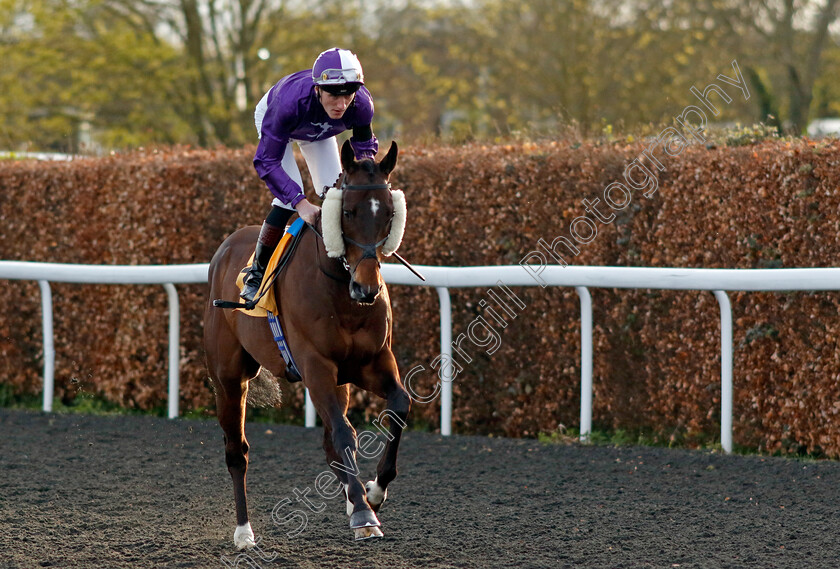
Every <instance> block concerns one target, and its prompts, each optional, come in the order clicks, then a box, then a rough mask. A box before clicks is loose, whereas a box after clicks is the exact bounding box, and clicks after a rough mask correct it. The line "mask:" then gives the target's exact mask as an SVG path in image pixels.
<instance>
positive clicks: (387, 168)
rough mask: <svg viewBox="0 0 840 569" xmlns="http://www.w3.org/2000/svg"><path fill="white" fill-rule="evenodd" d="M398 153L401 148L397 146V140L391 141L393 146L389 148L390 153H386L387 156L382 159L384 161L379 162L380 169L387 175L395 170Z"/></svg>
mask: <svg viewBox="0 0 840 569" xmlns="http://www.w3.org/2000/svg"><path fill="white" fill-rule="evenodd" d="M397 154H399V148H397V143H396V141H394V140H392V141H391V148H389V149H388V154H386V155H385V158H383V159H382V162H380V163H379V171H380V172H382V173H383V174H385V175H386V176H387V175H388V174H390V173H391V172H393V171H394V168H395V167H396V166H397Z"/></svg>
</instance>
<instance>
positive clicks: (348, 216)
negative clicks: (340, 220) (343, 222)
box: [344, 209, 353, 219]
mask: <svg viewBox="0 0 840 569" xmlns="http://www.w3.org/2000/svg"><path fill="white" fill-rule="evenodd" d="M344 217H345V218H346V219H350V218H351V217H353V212H352V211H350V210H349V209H345V210H344Z"/></svg>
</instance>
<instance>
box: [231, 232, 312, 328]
mask: <svg viewBox="0 0 840 569" xmlns="http://www.w3.org/2000/svg"><path fill="white" fill-rule="evenodd" d="M303 225H304V221H303V220H302V219H300V218H298V219H297V220H296V221H295V222H294V223H292V224H291V225H290V226H289V227H288V228H287V229H286V232H285V233H284V234H283V237H282V238H281V239H280V243H278V244H277V247H275V248H274V253H273V254H272V255H271V259H270V260H269V261H268V266H267V267H266V269H265V277H264V278H263V281H262V284H260V290H259V291H258V292H257V296H258V297H259V295H261V294H262V293H263V290H264V289H265V288H266V287H269V288H268V291H267V292H266V293H265V294H264V295H263V297H262V298H260V300H259V302H258V303H257V305H256V306H255V307H254V309H253V310H245V309H244V308H236V309H235V310H238V311H239V312H242V313H243V314H245V315H247V316H254V317H256V318H267V317H268V313H269V312H271V313H272V314H277V313H278V310H277V299H276V298H274V287H273V286H271V284H272V282H271V281H272V279H271V278H270V275H271V274H272V273H273V272H274V270H275V269H276V268H277V264H278V263H279V262H280V260H281V259H282V258H283V254H284V253H285V252H286V250H287V249H288V248H289V245H291V243H292V242H293V241H294V239H295V238H296V237H297V236H298V235H299V234H300V230H301V229H302V228H303ZM255 253H256V251H255V252H254V253H251V257H250V258H249V259H248V264H247V265H245V267H244V268H243V269H242V270H241V271H239V275H237V277H236V286H237V287H239V290H240V291H241V290H242V289H243V288H244V286H245V277H246V275H247V274H248V271H249V270H250V269H251V264H253V262H254V254H255Z"/></svg>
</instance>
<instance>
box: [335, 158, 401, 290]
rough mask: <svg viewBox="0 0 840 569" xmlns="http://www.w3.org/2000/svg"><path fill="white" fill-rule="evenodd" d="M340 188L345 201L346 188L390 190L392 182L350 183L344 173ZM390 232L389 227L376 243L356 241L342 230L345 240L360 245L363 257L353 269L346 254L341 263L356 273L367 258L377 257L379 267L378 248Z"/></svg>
mask: <svg viewBox="0 0 840 569" xmlns="http://www.w3.org/2000/svg"><path fill="white" fill-rule="evenodd" d="M338 189H339V190H342V203H344V194H343V191H344V190H349V191H366V190H389V191H390V190H391V184H390V183H388V182H386V183H384V184H348V183H347V180H345V175H344V173H342V175H341V185H340V186H338ZM391 220H393V214H392V215H391ZM391 220H388V224H389V225H390V224H391ZM390 233H391V230H390V228H389V229H388V233H386V234H385V237H383V238H382V239H380V240H379V241H377V242H376V243H359V242H358V241H355V240H353V239H351V238H349V237H347V236H346V235H344V232H342V234H341V238H342V239H343V240H344V241H345V242H347V243H350V244H351V245H355V246H356V247H358V248H359V249H361V250H362V257H361V258H360V259H359V261H358V262H357V263H356V266H355V267H353V269H352V270H351V269H350V264H349V263H348V262H347V257H346V256H345V255H342V256H341V257H340V258H339V261H341V264H342V265H343V266H344V270H346V271H347V272H348V273H350V274H351V275H352V274H354V273H355V272H356V269H357V268H359V265H360V264H361V263H362V261H364V260H365V259H376V265H377V267H378V266H379V265H380V263H379V259H378V257H377V256H376V250H377V249H378V248H379V247H381V246H382V245H384V244H385V242H386V241H387V240H388V236H389V235H390Z"/></svg>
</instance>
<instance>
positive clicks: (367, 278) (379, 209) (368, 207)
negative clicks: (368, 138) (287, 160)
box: [321, 141, 405, 304]
mask: <svg viewBox="0 0 840 569" xmlns="http://www.w3.org/2000/svg"><path fill="white" fill-rule="evenodd" d="M397 152H398V150H397V144H396V142H392V143H391V148H390V149H389V150H388V153H387V154H386V155H385V158H383V159H382V160H381V161H380V162H376V161H374V160H360V161H358V162H357V161H356V159H355V157H354V155H353V149H352V147H351V146H350V142H349V141H347V142H345V143H344V146H342V147H341V166H342V169H343V172H342V175H341V178H340V179H339V184H338V187H337V188H332V189H330V190H329V192H327V195H326V197H325V198H324V203H323V210H322V213H321V223H322V228H323V232H324V246H325V247H326V249H327V254H328V255H329V256H330V257H334V258H338V259H341V261H342V262H343V263H344V267H345V268H346V269H347V271H349V273H350V296H351V297H352V298H353V299H354V300H356V301H357V302H360V303H363V304H370V303H372V302H373V301H374V300H376V297H377V295H378V294H379V291H380V290H381V288H382V277H381V275H380V273H379V263H380V261H381V259H382V257H383V256H388V255H391V254H392V253H393V252H394V251H396V250H397V248H398V247H399V245H400V241H402V236H403V231H404V230H405V197H404V196H403V193H402V192H401V191H400V190H394V191H392V190H391V184H389V183H388V177H389V176H390V174H391V172H392V171H393V169H394V167H395V166H396V165H397Z"/></svg>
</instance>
